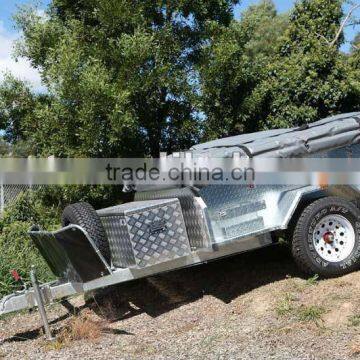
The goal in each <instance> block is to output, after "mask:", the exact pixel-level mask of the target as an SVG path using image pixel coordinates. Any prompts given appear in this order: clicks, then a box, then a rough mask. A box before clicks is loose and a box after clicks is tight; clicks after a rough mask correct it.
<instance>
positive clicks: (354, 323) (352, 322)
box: [348, 315, 360, 326]
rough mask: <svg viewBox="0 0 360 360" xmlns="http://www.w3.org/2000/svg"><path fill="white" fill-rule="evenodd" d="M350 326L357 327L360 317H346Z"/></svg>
mask: <svg viewBox="0 0 360 360" xmlns="http://www.w3.org/2000/svg"><path fill="white" fill-rule="evenodd" d="M348 320H349V325H350V326H359V325H360V315H352V316H349V317H348Z"/></svg>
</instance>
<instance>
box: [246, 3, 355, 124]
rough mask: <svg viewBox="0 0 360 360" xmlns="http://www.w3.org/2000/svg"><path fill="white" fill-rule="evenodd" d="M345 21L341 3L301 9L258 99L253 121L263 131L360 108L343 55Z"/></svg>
mask: <svg viewBox="0 0 360 360" xmlns="http://www.w3.org/2000/svg"><path fill="white" fill-rule="evenodd" d="M342 18H343V12H342V1H333V0H312V1H310V0H301V1H299V2H297V3H296V5H295V8H294V10H293V12H292V14H291V16H290V25H289V27H288V29H287V31H286V33H285V35H284V38H283V40H282V45H281V47H280V51H279V54H278V56H277V59H276V61H274V62H273V63H272V64H269V66H268V76H267V77H266V78H265V79H264V80H263V81H262V82H261V83H260V84H259V86H258V87H257V88H256V89H255V91H254V93H253V96H254V99H255V101H254V102H253V104H252V107H251V109H252V110H253V118H254V121H255V120H258V121H259V124H260V127H261V128H273V127H287V126H295V125H301V124H304V123H308V122H311V121H314V120H317V119H319V118H323V117H326V116H328V115H331V114H335V113H339V112H347V111H352V110H355V109H358V108H359V106H360V98H359V93H358V91H357V88H356V86H354V84H353V82H352V81H351V80H350V76H349V74H350V73H351V68H350V66H349V64H348V61H347V59H346V56H345V55H344V54H342V53H341V52H340V51H339V47H340V45H341V43H342V41H343V35H342V33H341V32H339V30H340V28H341V22H342ZM334 40H335V41H334ZM256 109H261V111H258V112H257V111H256ZM254 115H255V116H254Z"/></svg>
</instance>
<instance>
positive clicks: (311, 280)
mask: <svg viewBox="0 0 360 360" xmlns="http://www.w3.org/2000/svg"><path fill="white" fill-rule="evenodd" d="M318 283H319V275H318V274H315V275H314V276H312V277H311V278H309V279H307V280H306V285H308V286H314V285H317V284H318Z"/></svg>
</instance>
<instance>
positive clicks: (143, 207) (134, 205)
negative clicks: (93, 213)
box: [97, 198, 179, 217]
mask: <svg viewBox="0 0 360 360" xmlns="http://www.w3.org/2000/svg"><path fill="white" fill-rule="evenodd" d="M174 203H179V200H178V199H175V198H174V199H161V200H147V201H134V202H129V203H125V204H121V205H117V206H112V207H108V208H105V209H101V210H98V211H97V213H98V215H99V216H100V217H104V216H114V215H122V216H124V215H130V214H133V213H136V212H142V211H147V210H150V209H153V208H157V207H162V206H165V205H171V204H174Z"/></svg>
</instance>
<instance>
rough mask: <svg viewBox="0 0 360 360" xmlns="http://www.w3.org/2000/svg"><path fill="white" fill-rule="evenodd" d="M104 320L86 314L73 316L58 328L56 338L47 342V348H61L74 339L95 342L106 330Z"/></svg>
mask: <svg viewBox="0 0 360 360" xmlns="http://www.w3.org/2000/svg"><path fill="white" fill-rule="evenodd" d="M105 324H106V323H105V321H95V320H93V319H91V318H90V316H89V315H87V314H84V315H83V314H81V315H79V316H73V317H72V318H71V319H70V320H69V321H68V323H67V324H66V325H65V326H64V327H63V328H62V329H61V330H60V332H59V333H58V334H57V336H56V340H55V341H54V342H52V343H48V344H47V349H48V350H61V349H62V348H64V347H66V346H68V345H70V344H71V343H72V342H74V341H79V340H81V341H83V340H87V341H90V342H97V341H98V340H99V339H100V337H101V336H102V335H103V333H104V332H105V331H106V326H105Z"/></svg>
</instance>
